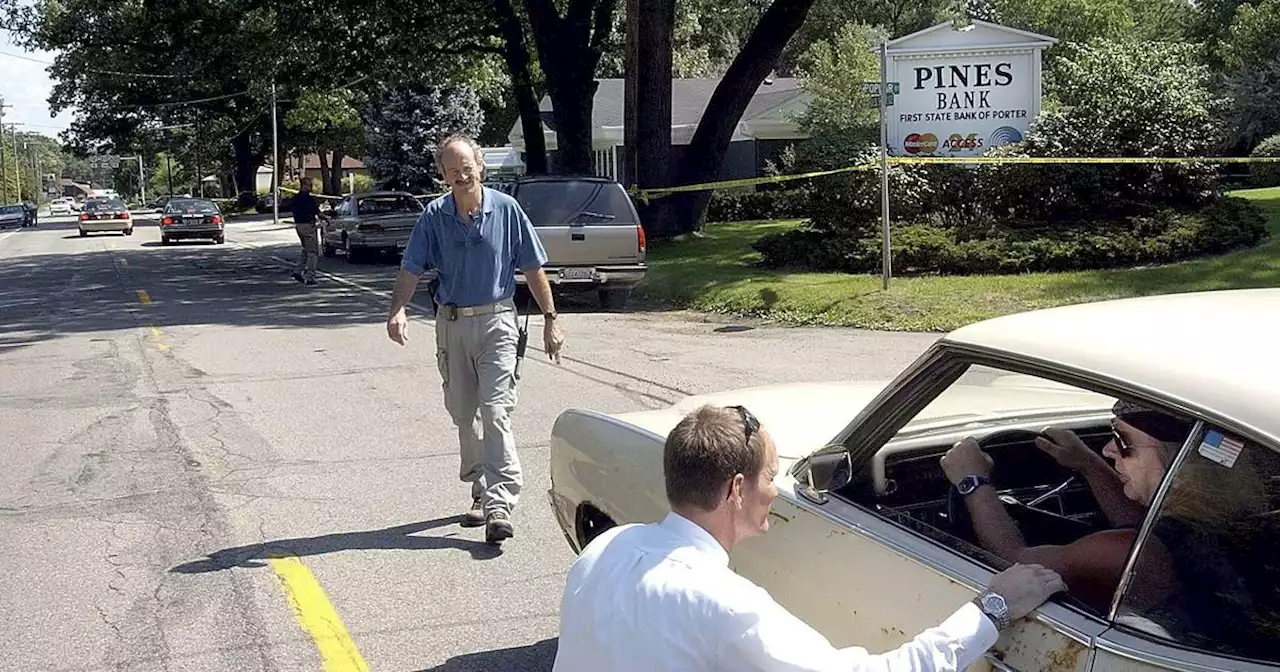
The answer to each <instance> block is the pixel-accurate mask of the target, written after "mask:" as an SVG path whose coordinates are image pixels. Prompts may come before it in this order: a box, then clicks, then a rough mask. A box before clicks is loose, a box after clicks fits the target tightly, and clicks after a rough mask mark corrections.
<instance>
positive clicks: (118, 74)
mask: <svg viewBox="0 0 1280 672" xmlns="http://www.w3.org/2000/svg"><path fill="white" fill-rule="evenodd" d="M0 56H8V57H9V58H16V59H19V60H23V61H31V62H32V63H39V64H41V65H53V62H51V61H42V60H40V59H38V58H31V57H30V56H23V55H21V54H11V53H9V52H7V51H0ZM80 69H81V70H84V71H85V72H92V73H94V74H97V75H112V76H115V77H137V78H139V79H178V78H180V77H182V75H161V74H156V73H149V72H124V71H122V70H104V69H101V68H80Z"/></svg>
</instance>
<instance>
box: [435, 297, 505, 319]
mask: <svg viewBox="0 0 1280 672" xmlns="http://www.w3.org/2000/svg"><path fill="white" fill-rule="evenodd" d="M510 310H515V306H514V305H512V304H510V303H508V302H506V301H499V302H497V303H488V304H485V305H483V306H461V307H459V306H455V305H453V304H452V303H448V304H445V305H443V306H440V314H441V315H443V316H444V318H445V319H446V320H449V321H450V322H452V321H454V320H456V319H458V317H459V316H461V317H475V316H476V315H492V314H494V313H505V312H507V311H510Z"/></svg>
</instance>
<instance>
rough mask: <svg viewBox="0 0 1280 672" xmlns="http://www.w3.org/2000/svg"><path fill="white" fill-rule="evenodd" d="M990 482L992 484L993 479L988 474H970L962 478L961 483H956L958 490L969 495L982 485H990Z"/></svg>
mask: <svg viewBox="0 0 1280 672" xmlns="http://www.w3.org/2000/svg"><path fill="white" fill-rule="evenodd" d="M990 484H991V479H989V478H987V477H986V476H978V475H976V474H969V475H968V476H965V477H964V478H962V479H960V482H959V483H956V490H958V491H960V494H962V495H965V496H968V495H969V493H971V492H973V491H974V490H977V489H978V488H979V487H980V486H983V485H990Z"/></svg>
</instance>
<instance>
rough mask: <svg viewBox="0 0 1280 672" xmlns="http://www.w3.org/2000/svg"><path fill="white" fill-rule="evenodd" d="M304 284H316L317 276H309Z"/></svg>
mask: <svg viewBox="0 0 1280 672" xmlns="http://www.w3.org/2000/svg"><path fill="white" fill-rule="evenodd" d="M303 284H307V285H314V284H316V279H315V278H307V281H306V282H305V283H303Z"/></svg>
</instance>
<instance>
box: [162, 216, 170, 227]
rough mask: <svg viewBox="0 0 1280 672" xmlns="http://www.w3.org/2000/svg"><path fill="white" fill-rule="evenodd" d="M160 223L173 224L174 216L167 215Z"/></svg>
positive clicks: (164, 224)
mask: <svg viewBox="0 0 1280 672" xmlns="http://www.w3.org/2000/svg"><path fill="white" fill-rule="evenodd" d="M160 225H161V226H173V218H172V217H165V218H164V219H162V220H160Z"/></svg>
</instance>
